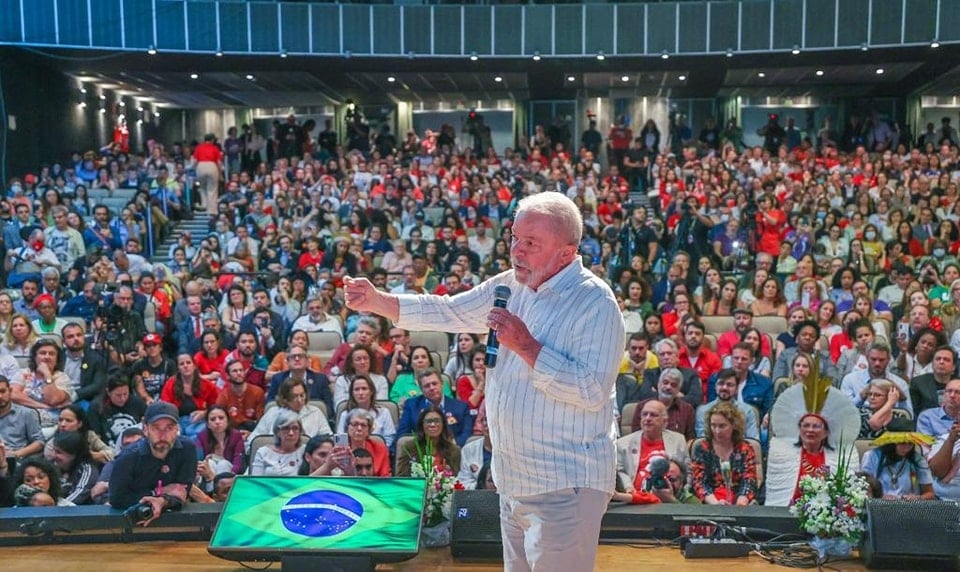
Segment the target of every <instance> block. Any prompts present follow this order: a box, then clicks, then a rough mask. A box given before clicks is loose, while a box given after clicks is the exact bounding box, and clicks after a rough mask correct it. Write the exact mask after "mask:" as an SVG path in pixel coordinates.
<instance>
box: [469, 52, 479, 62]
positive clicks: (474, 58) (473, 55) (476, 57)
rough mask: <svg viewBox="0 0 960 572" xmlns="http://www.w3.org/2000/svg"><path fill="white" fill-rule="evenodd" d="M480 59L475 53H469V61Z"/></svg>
mask: <svg viewBox="0 0 960 572" xmlns="http://www.w3.org/2000/svg"><path fill="white" fill-rule="evenodd" d="M479 59H480V56H478V55H477V52H470V61H471V62H475V61H477V60H479Z"/></svg>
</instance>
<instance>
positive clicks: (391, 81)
mask: <svg viewBox="0 0 960 572" xmlns="http://www.w3.org/2000/svg"><path fill="white" fill-rule="evenodd" d="M387 81H388V82H390V83H393V82H395V81H397V78H395V77H393V76H392V75H388V76H387Z"/></svg>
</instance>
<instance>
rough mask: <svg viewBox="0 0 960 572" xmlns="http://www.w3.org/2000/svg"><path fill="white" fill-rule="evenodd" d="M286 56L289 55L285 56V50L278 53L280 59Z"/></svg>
mask: <svg viewBox="0 0 960 572" xmlns="http://www.w3.org/2000/svg"><path fill="white" fill-rule="evenodd" d="M288 55H289V54H287V50H283V51H281V52H280V57H281V58H286V57H287V56H288Z"/></svg>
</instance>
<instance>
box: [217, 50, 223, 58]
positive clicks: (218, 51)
mask: <svg viewBox="0 0 960 572" xmlns="http://www.w3.org/2000/svg"><path fill="white" fill-rule="evenodd" d="M216 56H217V57H218V58H222V57H223V52H221V51H220V50H217V54H216Z"/></svg>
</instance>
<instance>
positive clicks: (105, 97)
mask: <svg viewBox="0 0 960 572" xmlns="http://www.w3.org/2000/svg"><path fill="white" fill-rule="evenodd" d="M105 99H107V96H106V95H104V94H102V93H101V94H100V101H104V100H105Z"/></svg>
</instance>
